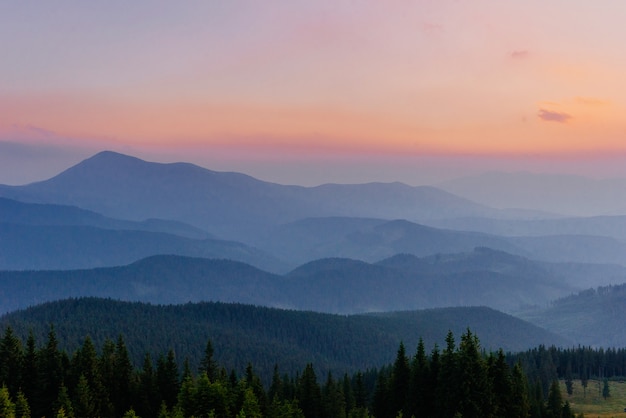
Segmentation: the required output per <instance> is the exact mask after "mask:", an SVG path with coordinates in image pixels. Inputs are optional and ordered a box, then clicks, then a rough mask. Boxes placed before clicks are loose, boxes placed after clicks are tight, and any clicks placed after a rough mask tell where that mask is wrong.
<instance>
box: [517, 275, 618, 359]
mask: <svg viewBox="0 0 626 418" xmlns="http://www.w3.org/2000/svg"><path fill="white" fill-rule="evenodd" d="M519 316H521V317H522V318H524V319H526V320H528V321H530V322H533V323H535V324H537V325H539V326H542V327H544V328H546V329H550V330H553V331H554V330H558V332H559V334H561V335H565V336H567V337H568V338H571V339H574V340H575V341H578V342H579V343H580V344H584V345H591V346H595V347H624V346H625V345H626V328H625V327H624V318H626V284H622V285H618V286H604V287H598V288H597V289H589V290H585V291H582V292H580V293H578V294H575V295H571V296H569V297H566V298H562V299H559V300H557V301H555V302H553V303H552V304H551V305H550V306H549V307H548V308H545V309H540V310H533V311H529V312H525V313H521V314H520V315H519Z"/></svg>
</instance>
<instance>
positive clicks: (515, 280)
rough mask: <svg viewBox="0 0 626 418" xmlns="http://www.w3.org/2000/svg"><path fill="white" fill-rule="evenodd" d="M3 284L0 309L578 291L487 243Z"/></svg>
mask: <svg viewBox="0 0 626 418" xmlns="http://www.w3.org/2000/svg"><path fill="white" fill-rule="evenodd" d="M400 259H401V261H398V260H400ZM407 260H408V261H407ZM0 287H1V288H2V289H3V292H2V293H0V310H1V311H2V312H9V311H12V310H15V309H20V308H25V307H28V306H32V305H34V304H38V303H42V302H46V301H53V300H58V299H65V298H68V297H83V296H98V297H110V298H115V299H120V300H127V301H142V302H150V303H162V304H167V303H186V302H199V301H209V300H210V301H221V302H240V303H249V304H255V305H262V306H271V307H280V308H290V309H300V310H313V311H318V312H329V313H342V314H350V313H360V312H373V311H390V310H412V309H423V308H433V307H444V306H476V305H486V306H490V307H493V308H497V309H499V310H505V311H515V310H519V309H520V307H523V306H526V305H531V304H545V303H547V302H548V301H549V300H552V299H555V298H557V297H561V296H564V295H567V294H571V293H573V292H575V291H577V290H579V289H580V287H576V286H573V285H571V284H569V283H568V281H567V278H564V277H562V276H559V275H557V274H551V273H550V272H549V271H547V270H545V269H543V268H542V267H541V266H539V265H535V264H534V263H533V262H532V261H530V260H525V259H522V258H520V257H515V256H511V255H509V254H506V253H502V252H497V251H493V250H488V249H477V250H476V251H474V252H472V253H467V254H456V255H447V256H445V255H438V256H433V257H427V258H424V259H419V258H417V257H415V256H410V255H403V256H397V257H394V258H392V259H388V260H384V261H382V262H380V263H377V264H370V263H365V262H363V261H357V260H351V259H341V258H332V259H321V260H317V261H313V262H310V263H307V264H304V265H302V266H300V267H298V268H297V269H295V270H293V271H291V272H290V273H288V274H286V275H282V276H281V275H276V274H271V273H267V272H265V271H262V270H259V269H257V268H254V267H252V266H250V265H248V264H244V263H240V262H235V261H231V260H216V259H211V260H209V259H202V258H189V257H181V256H153V257H149V258H146V259H144V260H141V261H138V262H135V263H132V264H129V265H126V266H122V267H112V268H99V269H91V270H70V271H21V272H20V271H0Z"/></svg>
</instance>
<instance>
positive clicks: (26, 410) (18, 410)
mask: <svg viewBox="0 0 626 418" xmlns="http://www.w3.org/2000/svg"><path fill="white" fill-rule="evenodd" d="M30 416H31V413H30V405H29V404H28V399H26V396H25V395H24V392H22V391H21V390H18V391H17V395H16V397H15V417H16V418H30Z"/></svg>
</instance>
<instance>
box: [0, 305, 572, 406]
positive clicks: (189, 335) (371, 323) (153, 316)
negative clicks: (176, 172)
mask: <svg viewBox="0 0 626 418" xmlns="http://www.w3.org/2000/svg"><path fill="white" fill-rule="evenodd" d="M50 322H54V324H55V329H56V330H57V331H58V332H59V333H60V334H62V335H63V339H62V341H60V342H59V345H60V348H62V349H63V350H66V351H68V352H73V351H74V350H76V349H77V348H78V347H80V346H81V345H82V344H83V342H84V337H85V336H86V335H89V336H90V338H91V339H92V341H93V343H94V345H95V346H96V347H103V348H102V350H103V351H105V352H107V356H106V361H105V362H104V363H103V364H102V365H101V368H103V370H102V373H103V378H104V379H105V382H106V384H107V385H108V384H114V374H113V370H114V365H115V361H116V360H115V343H114V342H111V343H110V345H111V347H108V346H109V344H108V343H106V340H107V339H108V338H111V336H117V335H119V334H122V335H124V338H125V343H126V345H127V346H128V355H129V358H130V359H131V363H132V364H133V366H134V367H141V365H142V364H143V360H144V355H145V353H146V352H148V353H150V354H151V355H152V359H153V361H154V362H155V363H156V360H157V359H158V357H159V355H160V354H163V353H167V351H168V350H169V349H170V348H171V349H173V350H174V352H175V353H176V356H177V357H178V358H179V359H188V360H189V364H190V367H191V370H194V371H195V370H198V367H200V362H201V361H202V359H203V358H205V357H206V347H207V344H208V341H210V342H211V345H212V347H211V348H213V349H214V350H215V354H214V355H213V356H212V357H213V358H212V360H213V361H214V362H216V363H219V364H221V365H223V366H224V367H226V369H227V370H229V371H230V370H233V369H234V370H235V371H236V372H237V373H242V372H243V371H244V370H245V367H246V365H247V363H248V362H251V363H252V364H254V367H255V371H256V373H258V374H259V375H260V376H261V379H262V381H263V382H264V384H269V382H270V379H271V376H272V373H273V368H274V365H275V364H276V363H280V366H281V370H282V371H283V372H286V373H289V374H293V373H295V372H296V371H298V370H300V369H301V367H302V364H306V363H307V362H312V363H314V364H315V366H316V371H319V372H320V373H322V376H325V375H326V373H327V372H328V371H332V372H333V373H335V375H337V376H340V375H342V374H343V373H344V372H349V373H355V372H356V371H358V370H367V369H371V368H375V367H381V366H382V365H385V364H389V363H391V362H393V360H394V356H393V353H394V352H395V350H396V349H397V347H398V342H399V341H404V342H405V344H406V346H407V347H416V346H417V344H418V338H419V337H420V336H421V337H423V340H424V344H426V346H431V347H432V346H433V345H434V344H436V343H441V342H442V336H444V335H445V332H446V331H447V330H452V331H453V332H454V333H458V334H459V335H460V334H461V333H462V332H464V330H465V329H466V327H467V326H469V327H471V328H472V329H473V330H476V332H477V333H478V334H479V335H481V336H483V337H482V338H483V339H482V340H481V342H482V345H483V346H484V347H486V348H487V349H490V348H492V347H503V348H504V349H505V350H507V351H519V350H524V349H527V348H528V346H533V345H536V344H541V343H544V342H546V341H548V342H552V341H554V340H552V337H550V336H549V335H547V334H545V333H544V332H543V331H541V330H538V329H537V328H535V327H532V326H529V325H528V324H526V323H524V322H522V321H519V320H517V319H515V318H513V317H511V316H508V315H504V314H502V313H500V312H497V311H494V310H492V309H488V308H446V309H434V310H425V311H414V312H395V313H386V314H371V315H351V316H339V315H329V314H319V313H313V312H300V311H289V310H279V309H270V308H262V307H254V306H249V305H240V304H226V303H197V304H185V305H168V306H154V305H147V304H142V303H128V302H118V301H113V300H107V299H95V298H84V299H70V300H65V301H59V302H53V303H48V304H43V305H39V306H37V307H34V308H30V309H27V310H24V311H18V312H14V313H12V314H9V315H5V316H4V317H1V318H0V329H3V328H2V327H4V328H6V326H9V325H10V326H11V327H12V328H13V331H14V333H15V335H16V336H18V337H20V338H22V339H24V338H26V337H27V335H28V333H29V332H30V330H32V331H33V333H34V336H35V337H36V338H37V340H38V341H42V340H43V339H45V338H47V333H48V330H49V323H50ZM174 323H175V324H176V326H175V327H173V326H172V324H174ZM462 324H464V325H462ZM499 329H507V333H506V334H503V333H501V332H499V331H498V330H499ZM555 338H556V337H555ZM556 341H560V340H559V339H558V338H556ZM347 347H349V349H347ZM27 349H28V347H27ZM26 351H28V350H26ZM26 354H27V353H26ZM25 357H27V355H26V356H25ZM25 360H26V359H25ZM155 366H156V364H155ZM31 381H32V380H31ZM24 393H25V394H26V395H27V397H28V398H29V399H31V398H32V396H30V395H29V391H28V390H24Z"/></svg>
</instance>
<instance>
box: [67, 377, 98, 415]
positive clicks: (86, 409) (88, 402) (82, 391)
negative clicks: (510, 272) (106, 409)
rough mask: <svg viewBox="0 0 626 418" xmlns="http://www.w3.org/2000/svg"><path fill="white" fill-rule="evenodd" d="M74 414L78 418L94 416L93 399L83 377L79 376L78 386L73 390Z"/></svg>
mask: <svg viewBox="0 0 626 418" xmlns="http://www.w3.org/2000/svg"><path fill="white" fill-rule="evenodd" d="M72 404H73V406H74V412H75V413H76V416H78V417H93V416H96V405H95V399H94V397H93V394H92V392H91V388H90V387H89V383H88V382H87V378H86V377H85V375H82V374H81V375H80V377H79V379H78V384H77V385H76V389H75V390H74V399H73V402H72Z"/></svg>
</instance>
